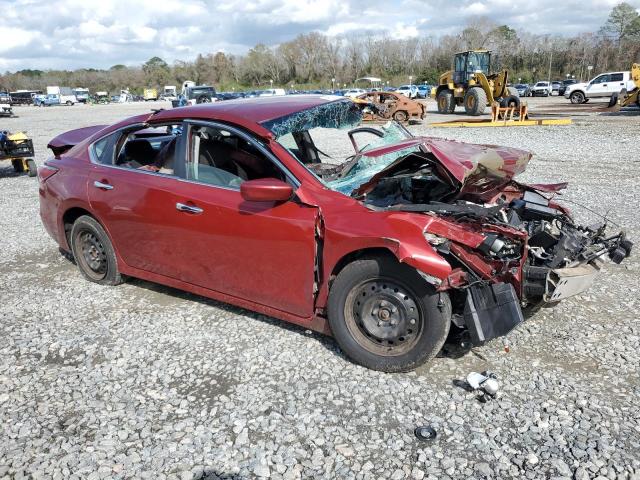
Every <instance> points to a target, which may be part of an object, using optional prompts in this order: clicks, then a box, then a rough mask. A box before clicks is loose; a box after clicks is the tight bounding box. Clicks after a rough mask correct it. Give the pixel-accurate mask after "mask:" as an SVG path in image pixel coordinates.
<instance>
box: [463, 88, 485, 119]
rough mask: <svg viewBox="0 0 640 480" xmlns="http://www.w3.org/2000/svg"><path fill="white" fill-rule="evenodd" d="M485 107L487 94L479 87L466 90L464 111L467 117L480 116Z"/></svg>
mask: <svg viewBox="0 0 640 480" xmlns="http://www.w3.org/2000/svg"><path fill="white" fill-rule="evenodd" d="M486 106H487V94H486V93H485V91H484V90H483V89H482V88H480V87H474V88H470V89H469V90H467V93H465V95H464V110H465V112H466V113H467V115H474V116H476V115H482V114H483V113H484V109H485V108H486Z"/></svg>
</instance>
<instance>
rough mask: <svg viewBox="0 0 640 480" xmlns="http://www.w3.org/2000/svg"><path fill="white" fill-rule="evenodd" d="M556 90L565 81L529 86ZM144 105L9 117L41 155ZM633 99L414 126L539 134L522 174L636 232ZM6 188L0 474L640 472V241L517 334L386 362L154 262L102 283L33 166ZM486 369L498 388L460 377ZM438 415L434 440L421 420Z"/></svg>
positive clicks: (494, 136) (499, 137) (581, 475)
mask: <svg viewBox="0 0 640 480" xmlns="http://www.w3.org/2000/svg"><path fill="white" fill-rule="evenodd" d="M552 103H553V105H564V103H565V101H564V99H558V98H551V99H539V100H538V99H534V100H532V101H530V105H532V110H535V109H536V108H538V109H539V110H542V109H543V108H545V106H549V105H552ZM149 108H151V105H150V104H137V105H135V104H134V105H110V106H74V107H58V108H47V109H35V108H16V113H17V114H18V118H12V119H2V120H0V121H1V122H2V124H1V127H0V128H2V129H9V130H12V131H17V130H21V129H25V130H27V131H28V133H29V134H30V135H31V136H32V137H33V138H34V143H35V146H36V149H37V156H36V160H37V162H38V163H42V162H43V161H44V159H45V157H46V155H47V153H46V150H45V146H46V143H47V140H49V139H50V138H51V137H52V136H54V135H56V134H58V133H60V132H62V131H65V130H67V129H70V128H76V127H80V126H85V125H88V124H92V123H110V122H112V121H114V120H117V119H120V118H122V117H125V116H128V115H131V114H134V113H139V112H141V111H145V110H148V109H149ZM430 110H433V105H432V104H430ZM637 113H638V112H637V111H636V112H635V113H634V112H629V113H627V114H620V115H615V116H606V115H596V114H593V113H588V112H586V113H585V112H580V114H579V115H577V116H575V120H576V122H575V124H574V125H573V126H567V127H544V128H543V127H527V128H509V129H507V128H504V129H442V128H440V129H436V128H429V127H428V126H414V127H411V129H412V130H413V131H414V132H416V133H426V134H429V135H434V136H446V137H449V138H456V139H459V140H463V141H473V142H483V143H495V144H503V145H511V146H516V147H522V148H526V149H529V150H532V151H533V152H534V153H535V154H536V155H535V157H534V160H533V162H532V164H531V166H530V168H529V170H528V171H527V172H526V174H525V175H523V177H522V179H523V180H525V181H539V182H542V181H569V182H571V185H570V189H569V191H568V194H567V195H566V198H567V199H568V200H571V201H574V202H580V203H584V204H586V205H589V206H591V207H592V208H593V209H594V210H596V211H598V212H601V213H606V212H609V215H610V218H611V219H612V220H613V221H615V222H617V223H619V224H620V225H622V226H624V227H625V228H626V229H627V231H628V232H629V235H630V236H631V238H632V239H635V240H637V239H638V238H639V237H640V220H639V219H638V216H637V210H638V200H637V199H638V198H639V197H640V182H638V173H639V167H640V163H639V161H640V148H639V147H638V138H639V137H640V117H639V116H638V115H637ZM456 118H459V116H456ZM433 119H437V120H440V119H441V118H440V117H437V116H436V115H431V117H430V120H433ZM325 140H326V141H331V142H332V141H333V139H332V138H326V139H325ZM346 153H347V151H344V152H342V154H343V155H344V154H346ZM0 199H1V200H0V229H2V234H1V236H0V298H1V302H0V335H1V336H2V341H1V342H0V421H1V422H2V430H1V432H0V478H2V477H4V478H16V479H19V478H54V479H61V478H77V479H90V480H93V479H99V478H159V479H162V478H172V479H191V478H196V479H200V478H218V477H220V478H256V477H271V478H275V479H278V478H286V479H290V478H301V477H302V478H329V477H339V478H362V479H368V478H371V479H373V478H392V479H402V478H416V479H420V478H438V479H448V478H460V479H467V478H500V479H503V478H529V479H539V478H558V479H559V478H569V479H576V480H583V479H589V478H598V479H603V478H607V479H629V478H633V479H640V380H639V373H640V324H639V323H638V314H637V312H638V309H639V308H640V275H638V271H639V262H638V255H637V253H634V255H632V256H631V258H629V259H627V261H626V262H625V263H624V264H623V265H611V264H608V265H607V266H606V267H605V268H604V272H603V274H602V275H601V277H600V281H599V283H597V284H596V285H595V286H594V288H592V289H591V290H590V291H589V292H588V293H587V294H586V295H582V296H579V297H577V298H575V299H572V300H569V301H565V302H564V303H562V304H561V305H560V306H558V307H557V308H556V309H553V310H543V311H542V312H540V313H539V314H538V315H537V316H536V317H534V318H533V319H532V320H531V321H528V322H527V323H526V324H524V325H523V326H522V327H521V328H519V329H518V330H517V331H515V332H513V333H512V334H511V335H510V339H509V340H510V344H511V348H510V352H509V353H506V352H505V351H504V348H503V346H502V343H501V342H500V341H494V342H491V343H489V344H488V345H486V346H484V347H482V348H477V349H474V350H473V351H471V352H459V351H457V350H456V349H454V348H449V349H448V351H447V352H446V353H445V354H443V355H441V356H440V357H438V358H436V359H435V360H433V361H432V362H431V363H429V364H428V365H426V366H424V367H422V368H420V369H418V370H417V371H415V372H412V373H408V374H393V375H391V374H383V373H379V372H374V371H370V370H366V369H364V368H361V367H358V366H356V365H353V364H351V363H350V362H349V361H348V360H347V359H346V358H345V357H344V356H343V355H342V354H341V353H340V351H339V350H338V349H337V348H336V346H335V345H334V343H333V342H332V341H331V340H330V339H328V338H324V337H322V336H320V335H316V334H312V333H310V332H308V331H305V330H303V329H300V328H297V327H293V326H290V325H287V324H284V323H282V322H279V321H277V320H274V319H272V318H269V317H265V316H263V315H257V314H254V313H251V312H247V311H245V310H242V309H238V308H235V307H231V306H227V305H224V304H220V303H217V302H213V301H210V300H207V299H204V298H201V297H197V296H194V295H189V294H185V293H182V292H179V291H176V290H172V289H168V288H165V287H162V286H159V285H155V284H151V283H147V282H143V281H139V280H130V281H129V282H127V283H126V284H124V285H122V286H119V287H115V288H113V287H100V286H98V285H95V284H92V283H89V282H87V281H85V280H83V279H82V277H81V276H80V274H79V273H78V271H77V270H76V268H75V267H74V266H73V265H72V264H71V263H69V262H68V261H67V260H65V259H64V258H62V257H61V256H60V255H59V253H58V251H57V247H56V245H55V244H54V242H53V241H52V240H51V239H50V238H49V237H48V236H47V234H46V233H45V231H44V229H43V228H42V226H41V224H40V220H39V217H38V190H37V182H36V180H35V179H32V178H28V177H26V176H18V175H16V174H14V173H13V171H12V169H11V167H10V166H7V164H6V163H5V164H3V165H2V167H0ZM572 207H573V208H574V209H575V212H576V214H577V215H578V217H579V218H580V219H582V220H585V221H590V220H591V219H593V215H592V214H591V213H590V212H588V211H586V210H584V209H581V208H580V207H577V206H575V205H572ZM485 369H490V370H492V371H494V372H496V373H497V374H498V376H499V381H500V384H501V390H500V396H499V398H498V399H497V400H494V401H491V402H489V403H486V404H482V403H480V402H478V401H477V400H476V399H475V396H474V394H471V393H467V392H465V391H464V390H462V389H460V388H458V387H456V386H454V384H453V383H452V382H453V381H454V380H456V379H463V378H465V377H466V375H467V374H468V373H469V372H470V371H481V370H485ZM423 424H429V425H432V426H433V427H434V428H435V429H436V430H437V431H438V436H437V438H436V440H435V441H433V442H431V443H421V442H419V441H417V439H416V438H415V437H414V436H413V433H412V432H413V429H414V428H415V427H416V426H417V425H423Z"/></svg>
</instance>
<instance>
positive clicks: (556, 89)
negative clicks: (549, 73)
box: [551, 82, 562, 95]
mask: <svg viewBox="0 0 640 480" xmlns="http://www.w3.org/2000/svg"><path fill="white" fill-rule="evenodd" d="M561 86H562V82H551V95H553V94H554V93H556V94H558V95H560V93H559V92H560V87H561Z"/></svg>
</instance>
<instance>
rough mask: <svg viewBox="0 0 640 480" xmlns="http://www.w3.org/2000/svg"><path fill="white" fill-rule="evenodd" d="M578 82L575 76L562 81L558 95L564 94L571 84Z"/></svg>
mask: <svg viewBox="0 0 640 480" xmlns="http://www.w3.org/2000/svg"><path fill="white" fill-rule="evenodd" d="M576 83H578V82H577V80H575V79H574V78H570V79H568V80H563V81H562V85H560V90H558V95H560V96H563V95H564V93H565V92H566V91H567V88H568V87H569V86H570V85H575V84H576Z"/></svg>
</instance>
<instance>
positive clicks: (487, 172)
mask: <svg viewBox="0 0 640 480" xmlns="http://www.w3.org/2000/svg"><path fill="white" fill-rule="evenodd" d="M425 145H426V148H425ZM425 145H421V146H420V147H419V148H407V149H403V150H397V151H396V152H395V153H396V154H397V155H396V157H395V159H386V162H385V163H386V166H385V167H384V168H383V169H382V170H379V171H378V172H377V173H375V174H373V175H372V176H370V177H369V179H368V180H366V181H364V182H355V183H357V187H356V188H354V189H353V190H352V191H351V192H350V195H351V196H352V197H354V198H356V199H358V200H360V201H362V202H363V203H364V204H365V205H366V206H367V207H368V208H370V209H372V210H376V211H388V212H394V211H399V212H416V213H422V214H425V215H427V216H429V217H430V219H429V222H428V223H427V226H426V227H425V231H424V235H425V238H426V240H427V241H428V242H429V243H430V244H431V245H432V246H433V248H434V249H435V250H436V251H437V252H438V253H439V254H440V255H441V256H442V257H443V258H445V259H446V260H447V261H448V262H449V263H450V264H451V265H452V267H454V270H453V272H452V274H451V275H450V277H449V278H447V279H446V281H444V282H441V281H439V280H438V279H434V278H429V277H428V276H426V275H425V276H424V277H425V278H426V279H427V280H428V281H430V282H432V283H433V284H434V285H435V286H436V287H437V288H438V289H440V290H447V291H449V292H450V295H452V300H453V301H452V304H453V305H454V316H453V322H454V324H456V325H457V326H459V327H461V328H464V327H465V326H466V327H467V328H468V330H469V333H470V334H471V338H472V340H473V343H475V344H481V343H483V342H485V341H487V340H489V339H491V338H495V337H497V336H502V335H504V334H506V333H508V331H510V330H511V329H512V328H513V327H515V326H516V325H517V324H518V323H520V322H521V321H523V318H524V317H523V313H522V312H524V315H527V314H531V313H533V312H535V311H537V309H539V308H540V307H543V306H553V305H555V304H556V303H557V302H559V301H560V300H562V299H564V298H567V297H570V296H573V295H576V294H579V293H581V292H583V291H585V290H587V289H588V288H589V287H590V286H591V285H592V283H593V281H594V279H595V277H596V274H597V272H598V270H599V262H600V261H601V260H602V259H603V258H605V257H608V258H609V259H610V260H611V261H613V262H614V263H620V262H622V260H624V258H626V257H628V256H629V254H630V253H631V248H632V243H631V242H630V241H629V240H627V239H626V238H625V234H624V232H618V233H615V234H611V235H608V234H607V233H606V230H607V223H606V221H605V222H604V223H601V224H598V225H590V226H582V225H578V224H576V223H575V222H574V221H573V218H572V217H571V214H570V212H569V211H568V210H567V209H566V208H565V207H563V206H562V205H560V204H559V203H556V201H555V200H556V199H555V196H556V195H558V194H559V192H560V190H562V189H564V188H565V187H566V184H556V185H525V184H521V183H519V182H517V181H515V180H513V178H512V177H513V175H515V174H516V173H519V172H518V169H519V168H520V171H522V170H524V165H526V163H527V162H528V160H529V158H530V155H529V154H527V158H526V161H522V160H521V158H515V159H514V160H512V159H511V158H510V157H509V156H508V154H509V155H511V154H513V152H507V153H506V154H505V153H504V152H499V155H496V153H495V151H493V150H490V149H488V148H487V150H485V151H481V150H479V151H480V153H478V152H475V153H476V157H475V163H474V164H472V165H471V166H470V168H468V170H467V171H465V172H463V173H460V172H458V177H457V178H456V175H455V172H453V171H452V169H451V168H446V164H443V163H444V162H443V161H442V160H441V159H439V158H437V156H436V155H435V153H436V152H437V151H439V150H438V149H437V148H438V147H439V146H440V145H437V144H436V145H435V146H434V147H433V148H429V146H430V145H429V144H428V143H426V144H425ZM354 146H355V145H354ZM477 147H480V149H482V148H484V147H485V146H477ZM440 151H441V150H440ZM514 151H515V150H514ZM515 152H518V151H515ZM519 152H522V151H519ZM471 153H473V152H471ZM383 155H384V156H387V157H389V156H390V155H393V153H389V152H386V151H385V153H384V154H383ZM501 155H504V156H502V157H501ZM519 155H520V156H521V157H523V156H522V155H521V154H519ZM371 158H373V159H376V156H375V155H374V154H371V155H370V159H369V160H367V161H368V164H365V165H363V163H364V162H363V161H362V157H359V156H356V157H355V159H353V160H351V162H347V163H345V164H343V165H342V166H341V169H335V168H334V169H324V170H322V169H314V171H315V172H316V174H317V175H319V176H321V177H322V178H323V179H326V180H327V181H328V184H329V185H332V186H336V187H337V189H339V190H341V191H343V193H344V192H345V186H347V185H348V186H349V187H351V186H353V185H354V183H350V182H348V181H345V180H348V179H349V178H350V177H351V178H354V177H355V176H356V175H358V174H359V173H357V172H356V174H355V175H354V173H353V171H354V170H356V171H357V170H358V166H360V172H364V171H365V170H367V168H368V166H371V165H373V164H374V161H372V160H371ZM378 158H379V157H378ZM523 158H524V157H523ZM508 162H511V163H512V170H511V172H509V173H507V172H504V171H502V170H503V168H505V165H506V164H507V163H508ZM514 166H516V167H514ZM456 297H458V298H457V300H458V301H455V300H456ZM456 306H457V308H456Z"/></svg>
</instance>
